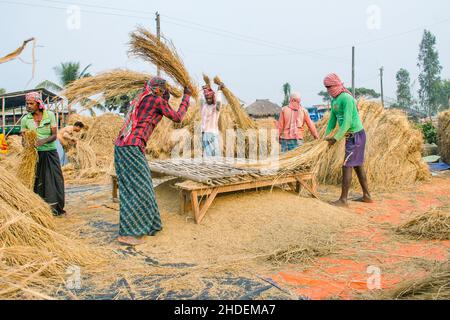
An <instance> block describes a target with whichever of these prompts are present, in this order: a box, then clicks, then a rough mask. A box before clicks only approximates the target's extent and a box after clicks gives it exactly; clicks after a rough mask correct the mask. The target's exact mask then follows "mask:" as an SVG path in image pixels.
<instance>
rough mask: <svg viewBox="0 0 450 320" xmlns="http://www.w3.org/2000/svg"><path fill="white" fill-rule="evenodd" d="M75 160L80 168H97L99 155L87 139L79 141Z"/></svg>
mask: <svg viewBox="0 0 450 320" xmlns="http://www.w3.org/2000/svg"><path fill="white" fill-rule="evenodd" d="M73 160H74V162H75V164H76V167H77V168H78V169H80V170H89V169H95V168H96V167H97V156H96V155H95V152H94V150H93V149H92V147H91V146H90V145H89V143H87V142H86V141H78V143H77V145H76V147H75V152H74V157H73Z"/></svg>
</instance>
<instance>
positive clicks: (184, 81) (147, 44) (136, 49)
mask: <svg viewBox="0 0 450 320" xmlns="http://www.w3.org/2000/svg"><path fill="white" fill-rule="evenodd" d="M130 36H131V41H130V53H131V54H132V55H134V56H136V57H140V58H142V59H144V60H145V61H148V62H150V63H152V64H154V65H155V66H157V67H159V68H160V69H161V70H162V71H164V72H165V73H166V74H167V75H169V76H170V77H171V78H172V79H173V80H175V81H176V82H177V83H179V84H180V85H182V86H183V87H188V88H189V89H190V90H191V92H192V96H193V97H194V98H195V99H197V98H198V90H197V86H196V85H195V84H194V81H193V80H192V79H191V77H190V76H189V73H188V71H187V70H186V67H185V66H184V64H183V61H182V60H181V58H180V56H179V55H178V53H177V51H176V49H175V47H174V46H173V45H171V47H169V46H168V45H167V44H165V43H164V42H162V41H161V40H159V39H158V37H157V36H156V35H154V34H152V33H151V32H149V31H148V30H146V29H144V28H142V27H139V28H138V29H137V30H136V31H134V32H132V33H131V35H130Z"/></svg>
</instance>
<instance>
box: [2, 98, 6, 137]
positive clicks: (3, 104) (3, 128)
mask: <svg viewBox="0 0 450 320" xmlns="http://www.w3.org/2000/svg"><path fill="white" fill-rule="evenodd" d="M5 126H6V115H5V97H3V98H2V130H3V131H2V133H3V134H4V135H5V137H6V131H5Z"/></svg>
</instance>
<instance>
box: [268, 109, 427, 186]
mask: <svg viewBox="0 0 450 320" xmlns="http://www.w3.org/2000/svg"><path fill="white" fill-rule="evenodd" d="M358 108H359V110H360V116H361V119H362V121H363V124H364V128H365V130H366V134H367V146H366V162H365V167H366V170H367V178H368V180H369V186H370V188H371V189H372V190H378V191H382V190H393V189H396V188H398V187H402V186H406V185H411V184H414V183H415V182H417V181H424V180H427V179H429V177H430V172H429V169H428V166H427V165H426V164H425V163H424V162H423V161H422V156H421V150H422V146H423V137H422V134H421V132H420V131H419V130H417V129H414V128H413V126H412V125H411V123H409V121H408V119H407V116H406V115H405V114H404V113H402V112H401V111H394V110H385V109H384V108H383V107H382V106H381V104H380V103H377V102H366V101H360V102H359V104H358ZM328 120H329V115H327V116H326V117H325V118H324V119H322V120H321V121H320V122H319V123H318V124H317V127H318V130H319V134H320V136H321V137H324V135H325V131H326V127H327V124H328ZM307 140H311V137H307ZM344 152H345V139H344V140H343V141H340V142H339V143H337V144H336V145H335V146H333V147H331V148H329V147H328V146H327V143H326V142H324V141H319V142H317V141H312V142H309V143H306V144H305V145H304V146H302V147H300V148H298V149H296V150H294V151H291V152H289V153H286V154H283V155H282V156H281V159H280V161H279V162H278V163H275V164H274V166H276V167H278V168H279V169H280V170H281V171H282V172H286V171H290V170H294V169H301V168H302V167H311V166H312V167H313V168H314V170H315V171H316V173H317V178H318V180H319V182H321V183H324V184H331V185H338V184H340V183H341V180H342V164H343V162H344ZM353 185H354V186H355V187H359V184H358V182H357V179H356V177H354V179H353Z"/></svg>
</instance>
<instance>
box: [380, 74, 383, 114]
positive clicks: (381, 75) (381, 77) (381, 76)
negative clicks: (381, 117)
mask: <svg viewBox="0 0 450 320" xmlns="http://www.w3.org/2000/svg"><path fill="white" fill-rule="evenodd" d="M383 71H384V68H383V67H381V68H380V85H381V105H382V106H383V108H384V88H383Z"/></svg>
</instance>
